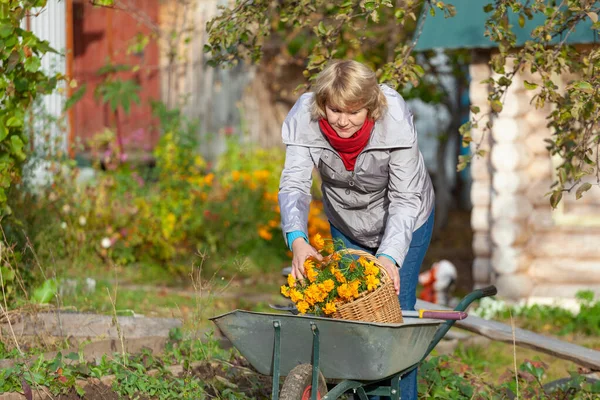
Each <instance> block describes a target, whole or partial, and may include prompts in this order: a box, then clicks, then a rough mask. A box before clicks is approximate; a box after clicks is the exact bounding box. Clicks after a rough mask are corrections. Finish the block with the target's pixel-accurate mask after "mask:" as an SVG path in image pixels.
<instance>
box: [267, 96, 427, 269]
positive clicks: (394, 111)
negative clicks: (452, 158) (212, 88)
mask: <svg viewBox="0 0 600 400" xmlns="http://www.w3.org/2000/svg"><path fill="white" fill-rule="evenodd" d="M381 89H382V90H383V92H384V94H385V96H386V98H387V101H388V110H387V112H386V114H385V115H384V117H383V118H381V119H380V120H378V121H377V122H376V123H375V127H374V128H373V132H372V133H371V138H370V139H369V142H368V143H367V146H366V147H365V149H364V150H363V151H362V152H361V153H360V154H359V156H358V158H357V160H356V164H355V167H354V171H347V170H346V168H345V167H344V163H343V162H342V159H341V158H340V156H339V155H338V154H337V152H336V151H335V150H333V148H332V147H331V145H330V144H329V142H328V141H327V140H326V139H325V137H324V136H323V134H322V133H321V131H320V129H319V124H318V122H317V121H314V120H312V119H311V116H310V109H309V104H310V100H311V98H312V93H306V94H304V95H302V96H301V97H300V99H298V101H297V102H296V104H295V105H294V107H293V108H292V109H291V111H290V112H289V114H288V115H287V117H286V119H285V121H284V123H283V127H282V137H283V143H284V144H285V145H286V156H285V166H284V169H283V172H282V174H281V180H280V184H279V207H280V209H281V226H282V230H283V233H284V236H286V234H287V233H289V232H292V231H302V232H304V233H305V234H307V223H308V210H309V206H310V201H311V194H310V188H311V185H312V171H313V168H314V167H317V169H318V170H319V173H320V175H321V179H322V186H321V188H322V192H323V203H324V209H325V214H326V215H327V218H328V219H329V221H330V223H331V224H333V226H335V227H336V228H337V229H339V230H340V231H341V232H342V233H343V234H344V235H346V236H347V237H349V238H350V239H352V240H354V241H355V242H357V243H359V244H361V245H363V246H364V247H369V248H374V249H375V248H376V249H377V253H385V254H387V255H389V256H391V257H392V258H394V260H395V261H396V263H397V264H398V265H399V266H402V263H403V261H404V257H405V256H406V253H407V251H408V248H409V246H410V242H411V239H412V234H413V232H414V231H415V230H417V229H418V228H419V227H420V226H421V225H423V224H424V223H425V221H427V218H428V217H429V215H430V213H431V211H432V209H433V206H434V201H435V199H434V193H433V186H432V184H431V179H430V178H429V174H428V172H427V169H426V168H425V164H424V162H423V156H422V155H421V152H420V151H419V148H418V147H417V133H416V131H415V127H414V125H413V116H412V113H411V112H410V110H409V109H408V107H407V105H406V103H405V101H404V99H403V98H402V96H400V94H398V93H397V92H396V91H395V90H393V89H391V88H389V87H388V86H385V85H381Z"/></svg>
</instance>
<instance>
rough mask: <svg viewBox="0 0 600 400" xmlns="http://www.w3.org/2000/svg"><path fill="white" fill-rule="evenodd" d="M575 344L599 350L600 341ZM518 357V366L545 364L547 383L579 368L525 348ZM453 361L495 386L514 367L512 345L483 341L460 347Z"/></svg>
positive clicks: (580, 339) (588, 339)
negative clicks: (465, 366) (457, 361)
mask: <svg viewBox="0 0 600 400" xmlns="http://www.w3.org/2000/svg"><path fill="white" fill-rule="evenodd" d="M463 332H464V331H463ZM563 340H564V339H563ZM572 342H573V343H576V344H579V345H581V346H585V347H589V348H598V347H600V338H596V337H583V336H577V337H573V340H572ZM432 355H438V353H437V352H436V351H435V350H434V351H433V352H432ZM516 355H517V360H516V363H517V365H520V364H522V363H523V362H525V361H526V360H533V361H542V362H543V363H545V364H547V366H548V367H547V368H546V374H545V376H544V379H543V380H544V382H551V381H553V380H556V379H560V378H565V377H569V376H570V374H569V372H570V371H571V372H576V371H577V370H578V368H579V366H578V365H577V364H575V363H573V362H571V361H568V360H563V359H560V358H558V357H556V356H552V355H549V354H545V353H541V352H539V351H536V350H532V349H527V348H524V347H518V346H517V347H516ZM453 357H455V358H457V359H458V360H460V361H462V362H463V363H464V364H467V365H469V366H470V367H471V368H472V370H473V372H474V373H475V374H477V375H482V376H483V377H485V378H486V380H489V382H493V383H496V384H499V383H502V382H504V381H505V380H506V379H507V375H506V373H507V370H509V369H510V370H512V369H513V368H512V367H511V366H512V365H513V363H514V360H513V346H512V344H508V343H502V342H496V341H491V340H489V341H488V340H483V341H482V342H479V344H465V343H459V344H458V346H457V347H456V350H455V351H454V353H453ZM508 379H511V378H508Z"/></svg>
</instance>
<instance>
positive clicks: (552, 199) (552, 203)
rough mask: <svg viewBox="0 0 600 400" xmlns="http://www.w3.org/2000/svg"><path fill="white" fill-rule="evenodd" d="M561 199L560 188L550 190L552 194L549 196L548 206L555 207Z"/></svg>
mask: <svg viewBox="0 0 600 400" xmlns="http://www.w3.org/2000/svg"><path fill="white" fill-rule="evenodd" d="M561 199H562V190H560V189H559V190H555V191H553V192H552V196H550V206H552V208H556V206H558V203H560V200H561Z"/></svg>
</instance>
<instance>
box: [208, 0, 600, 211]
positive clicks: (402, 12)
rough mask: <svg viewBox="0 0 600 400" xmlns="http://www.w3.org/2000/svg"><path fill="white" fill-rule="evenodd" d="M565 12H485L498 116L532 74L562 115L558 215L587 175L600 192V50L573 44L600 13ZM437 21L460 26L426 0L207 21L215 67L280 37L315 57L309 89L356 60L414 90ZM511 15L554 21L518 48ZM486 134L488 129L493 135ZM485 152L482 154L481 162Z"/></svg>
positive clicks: (380, 0)
mask: <svg viewBox="0 0 600 400" xmlns="http://www.w3.org/2000/svg"><path fill="white" fill-rule="evenodd" d="M490 1H491V0H490ZM557 3H558V2H555V1H547V0H527V1H525V0H494V1H491V2H490V4H487V5H486V4H485V3H484V4H482V6H485V11H486V12H488V13H489V18H488V19H487V21H482V24H485V26H486V35H487V36H489V38H490V39H491V40H493V41H494V42H496V43H497V44H498V47H499V53H498V54H497V55H495V56H494V57H493V58H492V60H491V65H492V67H493V69H494V71H495V72H496V73H497V74H498V76H497V77H494V78H492V79H490V83H491V84H492V86H493V90H492V91H491V92H490V95H489V98H488V100H489V102H490V105H491V109H492V111H491V112H492V113H499V112H500V111H501V110H502V99H503V95H504V93H505V92H506V89H507V88H508V87H509V86H510V85H511V84H512V82H513V78H514V76H515V74H517V73H519V72H521V71H524V70H525V69H528V70H529V71H530V72H532V73H536V74H539V75H540V76H541V79H542V84H541V85H536V84H535V83H532V82H525V86H526V88H527V89H529V90H535V91H536V95H535V99H534V100H535V105H536V106H537V107H542V106H543V105H545V104H552V106H553V111H552V112H551V113H550V114H549V115H548V123H549V126H551V127H552V128H553V129H554V135H553V138H552V140H551V141H550V142H549V143H548V148H549V151H550V153H551V154H552V155H560V157H561V158H562V159H563V160H564V161H563V163H562V164H561V165H560V166H559V167H558V171H557V172H558V174H557V176H558V177H559V180H558V182H556V183H555V185H554V186H553V189H552V191H553V194H552V196H551V204H552V205H553V206H556V205H557V204H558V202H559V201H560V199H561V196H562V193H563V192H564V191H569V192H570V191H571V190H576V196H577V197H578V198H579V197H581V195H582V194H583V193H584V192H585V191H586V190H588V189H589V188H590V187H591V184H590V183H582V181H581V179H582V178H583V177H584V176H585V175H589V174H595V176H596V180H597V182H599V183H600V173H599V170H598V154H599V152H598V151H597V150H598V146H599V144H600V136H599V134H598V122H599V118H600V113H599V112H598V107H599V106H598V104H599V100H600V98H599V97H600V91H599V88H600V82H599V79H600V78H599V77H598V75H599V74H598V72H599V71H598V68H599V67H600V50H599V49H597V48H595V49H591V50H589V51H588V50H582V49H578V48H576V47H573V46H569V45H567V44H566V39H567V38H568V37H569V35H570V34H572V32H573V30H574V28H575V26H576V25H577V24H578V23H579V22H581V21H583V20H585V19H590V20H592V22H593V26H592V28H593V29H595V30H598V28H600V23H599V22H598V11H599V10H598V9H599V5H598V4H597V2H596V1H594V0H570V1H568V2H566V4H565V2H561V3H560V4H557ZM435 12H443V13H444V14H445V15H446V16H447V17H451V16H452V15H453V14H454V8H453V7H452V5H451V4H447V3H446V2H442V1H435V2H434V1H424V0H397V1H395V2H392V1H391V0H347V1H343V2H340V4H339V5H333V4H332V2H328V1H324V0H297V1H276V2H273V1H267V0H254V1H249V0H236V2H235V5H234V6H233V7H232V8H223V12H222V14H221V15H219V16H218V17H216V18H214V19H212V20H211V21H209V22H208V24H207V29H208V32H209V35H210V39H209V44H208V45H207V46H206V47H205V51H206V52H209V53H210V54H211V56H212V60H211V64H212V65H214V66H216V65H224V66H228V65H235V64H237V63H238V62H240V61H242V60H243V61H247V62H253V63H257V62H259V61H260V60H261V57H262V55H263V54H264V53H265V48H264V46H265V45H267V44H270V43H273V38H275V39H277V40H280V41H282V42H283V43H284V44H285V45H286V47H284V50H285V49H287V50H288V52H289V49H290V48H295V49H296V51H297V52H298V49H301V50H303V51H305V52H306V62H305V64H304V66H305V70H304V76H305V77H307V78H308V82H307V85H309V84H310V80H311V79H312V78H313V77H314V76H315V73H316V72H318V71H319V70H321V69H322V68H323V66H324V65H325V64H326V62H327V61H328V60H330V59H333V58H341V57H352V58H355V59H358V60H360V61H363V62H366V63H368V64H370V65H372V66H373V67H374V68H375V69H376V70H377V75H378V77H379V79H380V81H382V82H387V83H389V84H391V85H393V86H395V87H396V88H397V89H398V90H406V89H410V88H414V87H418V86H419V85H422V84H423V82H424V81H423V75H424V74H425V70H424V69H423V67H422V66H421V65H420V64H419V63H417V61H416V59H415V55H414V54H413V51H412V50H413V48H414V45H415V44H416V41H417V40H418V37H419V34H420V29H421V26H422V24H423V23H424V22H425V20H426V18H427V15H428V14H431V13H433V14H434V13H435ZM509 13H514V14H516V15H517V16H518V19H517V20H518V21H519V24H520V25H524V24H525V21H526V20H527V19H533V17H534V16H536V15H542V16H543V17H544V21H545V22H544V23H543V24H542V25H540V26H538V27H537V28H536V29H534V31H533V33H532V35H531V38H530V40H528V41H527V42H526V43H525V44H524V45H522V46H521V47H518V48H517V46H516V36H515V34H514V32H513V30H512V29H513V27H512V26H511V25H510V23H509V18H508V14H509ZM417 15H419V17H417ZM556 38H560V40H559V41H556V40H555V39H556ZM509 58H512V59H513V60H514V66H515V67H514V68H513V69H511V70H507V69H506V68H505V66H506V61H507V59H509ZM427 73H428V74H431V73H432V71H431V70H428V71H427ZM562 73H569V74H572V75H574V76H578V77H579V78H578V80H577V81H575V82H573V83H572V84H571V85H569V87H568V88H567V90H566V91H565V92H561V91H560V90H559V88H558V86H557V85H556V84H555V83H554V82H553V80H552V78H553V76H554V74H562ZM472 112H473V114H474V115H473V118H472V120H471V121H469V122H468V123H466V124H464V125H463V126H462V127H461V128H460V132H461V134H462V138H463V143H464V144H465V145H467V144H468V143H470V142H471V141H472V139H471V135H470V131H471V128H474V127H478V124H479V121H480V120H481V115H480V114H479V113H478V110H476V109H474V110H472ZM479 128H480V129H482V128H483V129H484V130H489V126H486V127H479ZM595 150H596V151H595ZM482 152H483V150H480V149H478V150H477V151H476V154H481V153H482ZM471 157H472V156H461V157H460V158H459V162H458V169H459V170H460V169H463V168H464V167H465V166H466V165H467V164H468V162H469V161H470V159H471Z"/></svg>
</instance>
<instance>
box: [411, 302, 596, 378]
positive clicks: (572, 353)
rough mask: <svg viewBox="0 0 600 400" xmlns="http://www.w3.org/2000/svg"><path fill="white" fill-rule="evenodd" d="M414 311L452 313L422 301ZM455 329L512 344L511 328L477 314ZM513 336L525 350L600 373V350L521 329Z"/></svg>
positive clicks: (460, 323) (458, 324)
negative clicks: (534, 351)
mask: <svg viewBox="0 0 600 400" xmlns="http://www.w3.org/2000/svg"><path fill="white" fill-rule="evenodd" d="M415 308H417V309H428V310H449V308H448V307H443V306H440V305H438V304H433V303H429V302H426V301H422V300H417V305H416V306H415ZM454 326H456V327H458V328H461V329H465V330H467V331H470V332H473V333H477V334H479V335H482V336H485V337H487V338H489V339H492V340H497V341H500V342H504V343H513V331H512V328H511V327H510V326H509V325H507V324H503V323H501V322H497V321H488V320H485V319H483V318H479V317H476V316H474V315H469V316H468V317H467V318H465V319H464V320H462V321H456V323H455V325H454ZM514 336H515V337H514V340H515V344H516V345H517V346H520V347H526V348H529V349H533V350H536V351H539V352H542V353H545V354H550V355H552V356H555V357H558V358H561V359H564V360H569V361H573V362H574V363H575V364H578V365H581V366H583V367H586V368H590V369H592V370H594V371H599V370H600V351H597V350H593V349H589V348H587V347H583V346H579V345H576V344H573V343H569V342H565V341H562V340H559V339H556V338H552V337H548V336H544V335H540V334H538V333H534V332H531V331H528V330H525V329H521V328H515V332H514Z"/></svg>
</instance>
